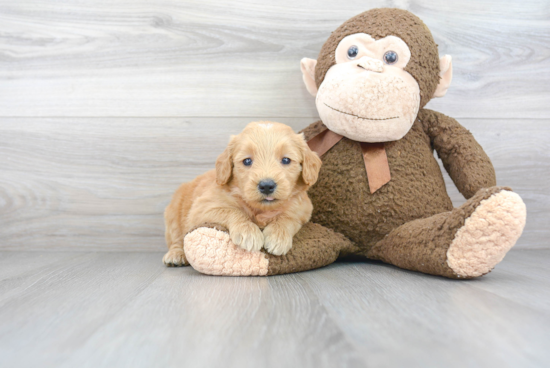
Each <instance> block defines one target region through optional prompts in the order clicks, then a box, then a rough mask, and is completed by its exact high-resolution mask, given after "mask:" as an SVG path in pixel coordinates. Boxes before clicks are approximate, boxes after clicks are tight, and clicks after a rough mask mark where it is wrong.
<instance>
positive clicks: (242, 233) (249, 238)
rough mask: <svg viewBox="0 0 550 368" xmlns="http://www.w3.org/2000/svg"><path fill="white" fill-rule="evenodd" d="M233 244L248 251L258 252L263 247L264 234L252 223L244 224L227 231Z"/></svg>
mask: <svg viewBox="0 0 550 368" xmlns="http://www.w3.org/2000/svg"><path fill="white" fill-rule="evenodd" d="M229 235H230V236H231V240H232V241H233V243H235V244H236V245H238V246H239V247H241V248H243V249H245V250H248V251H258V250H260V249H262V246H263V245H264V234H262V231H261V230H260V228H259V227H258V226H257V225H256V224H253V223H252V222H244V223H241V224H238V225H235V226H233V227H232V228H231V229H229Z"/></svg>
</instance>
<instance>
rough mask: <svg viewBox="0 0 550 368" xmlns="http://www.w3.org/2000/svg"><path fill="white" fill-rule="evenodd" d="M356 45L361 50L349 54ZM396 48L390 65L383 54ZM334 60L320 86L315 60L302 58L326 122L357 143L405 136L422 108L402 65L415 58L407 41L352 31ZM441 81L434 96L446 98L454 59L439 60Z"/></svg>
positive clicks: (310, 88)
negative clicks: (394, 58) (354, 53)
mask: <svg viewBox="0 0 550 368" xmlns="http://www.w3.org/2000/svg"><path fill="white" fill-rule="evenodd" d="M351 46H356V47H357V49H358V54H357V56H356V57H355V58H353V59H350V58H348V55H347V51H348V49H349V48H350V47H351ZM387 51H394V52H396V53H397V55H398V59H397V62H395V63H394V64H391V65H389V64H386V63H384V62H383V60H384V54H385V53H386V52H387ZM334 58H335V61H336V64H335V65H333V66H332V67H331V68H330V69H329V70H328V72H327V73H326V75H325V78H324V80H323V83H321V85H320V86H319V88H317V85H316V83H315V67H316V65H317V61H316V60H313V59H307V58H304V59H302V60H301V61H300V67H301V70H302V73H303V80H304V83H305V85H306V88H307V90H308V91H309V93H311V95H313V96H315V97H316V99H315V103H316V105H317V110H318V111H319V116H320V117H321V120H322V121H323V123H324V124H325V125H326V126H327V127H328V128H329V129H330V130H332V131H333V132H335V133H338V134H340V135H343V136H345V137H348V138H350V139H352V140H355V141H359V142H371V143H374V142H391V141H396V140H399V139H401V138H403V137H404V136H405V134H407V132H408V131H409V130H410V128H411V127H412V125H413V123H414V121H415V119H416V116H417V114H418V109H419V107H420V88H419V86H418V83H417V82H416V80H415V79H414V78H413V77H412V76H411V75H410V74H409V73H408V72H406V71H405V70H404V69H405V67H406V66H407V63H408V62H409V60H410V58H411V52H410V50H409V47H408V46H407V44H406V43H405V42H404V41H403V40H401V39H400V38H399V37H396V36H387V37H384V38H381V39H379V40H375V39H374V38H373V37H372V36H370V35H368V34H366V33H356V34H352V35H349V36H347V37H345V38H343V39H342V41H340V43H339V44H338V47H337V48H336V51H335V55H334ZM440 67H441V73H440V77H441V79H440V81H439V84H438V86H437V89H436V91H435V93H434V97H443V96H444V95H445V93H446V92H447V89H448V88H449V85H450V83H451V80H452V75H453V72H452V63H451V57H450V56H449V55H445V56H443V57H441V58H440Z"/></svg>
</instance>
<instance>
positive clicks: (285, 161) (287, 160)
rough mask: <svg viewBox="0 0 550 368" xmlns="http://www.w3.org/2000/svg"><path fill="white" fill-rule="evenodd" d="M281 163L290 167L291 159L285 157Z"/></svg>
mask: <svg viewBox="0 0 550 368" xmlns="http://www.w3.org/2000/svg"><path fill="white" fill-rule="evenodd" d="M281 162H282V163H283V165H288V164H290V159H289V158H288V157H283V159H282V160H281Z"/></svg>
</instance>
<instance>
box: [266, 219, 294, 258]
mask: <svg viewBox="0 0 550 368" xmlns="http://www.w3.org/2000/svg"><path fill="white" fill-rule="evenodd" d="M264 248H265V249H266V250H267V251H268V252H269V253H271V254H273V255H276V256H282V255H285V254H287V253H288V251H289V250H290V248H292V236H291V235H290V234H289V232H288V231H287V230H286V229H284V228H282V227H281V226H277V225H268V226H266V228H265V229H264Z"/></svg>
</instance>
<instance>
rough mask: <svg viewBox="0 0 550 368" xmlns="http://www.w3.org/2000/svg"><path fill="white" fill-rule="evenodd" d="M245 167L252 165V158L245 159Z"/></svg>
mask: <svg viewBox="0 0 550 368" xmlns="http://www.w3.org/2000/svg"><path fill="white" fill-rule="evenodd" d="M243 165H244V166H250V165H252V159H251V158H245V159H244V160H243Z"/></svg>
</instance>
